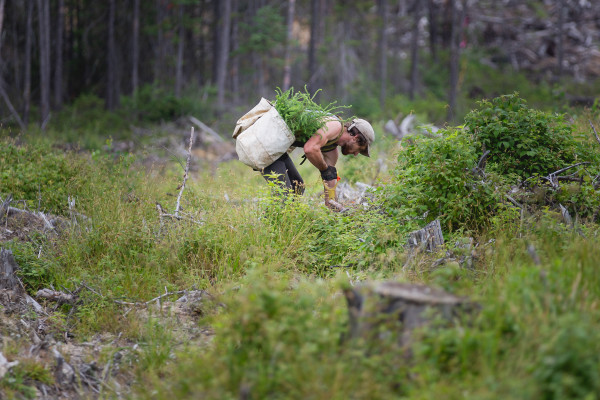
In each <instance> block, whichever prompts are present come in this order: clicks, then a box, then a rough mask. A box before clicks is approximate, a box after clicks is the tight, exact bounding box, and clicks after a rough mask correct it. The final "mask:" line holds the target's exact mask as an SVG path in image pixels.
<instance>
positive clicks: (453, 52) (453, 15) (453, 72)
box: [447, 0, 460, 122]
mask: <svg viewBox="0 0 600 400" xmlns="http://www.w3.org/2000/svg"><path fill="white" fill-rule="evenodd" d="M448 3H449V4H448V6H449V8H450V87H449V89H448V115H447V120H448V122H451V121H453V120H454V116H455V113H456V93H457V89H458V88H457V86H458V62H459V56H458V51H459V49H458V40H459V34H458V32H459V26H460V22H459V12H458V10H457V6H458V5H457V3H458V0H449V2H448Z"/></svg>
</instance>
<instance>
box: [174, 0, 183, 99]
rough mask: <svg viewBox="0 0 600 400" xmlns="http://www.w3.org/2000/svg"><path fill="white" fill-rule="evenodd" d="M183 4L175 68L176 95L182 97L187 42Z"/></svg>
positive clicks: (180, 10) (180, 7)
mask: <svg viewBox="0 0 600 400" xmlns="http://www.w3.org/2000/svg"><path fill="white" fill-rule="evenodd" d="M183 7H184V6H183V4H179V15H178V23H179V39H178V43H177V66H176V68H175V97H181V88H182V86H183V48H184V44H185V27H184V25H183V13H184V10H183Z"/></svg>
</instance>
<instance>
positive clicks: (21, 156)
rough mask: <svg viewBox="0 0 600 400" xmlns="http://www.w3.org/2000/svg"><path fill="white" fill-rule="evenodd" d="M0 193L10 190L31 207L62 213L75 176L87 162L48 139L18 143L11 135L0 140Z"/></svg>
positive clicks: (74, 187) (77, 184)
mask: <svg viewBox="0 0 600 400" xmlns="http://www.w3.org/2000/svg"><path fill="white" fill-rule="evenodd" d="M0 165H2V169H1V170H0V196H2V197H3V198H5V197H6V196H7V195H9V194H12V196H13V199H14V200H24V201H25V202H26V203H27V205H28V207H29V208H31V209H34V210H35V209H38V207H40V208H41V210H42V211H49V212H53V213H65V212H66V211H67V210H68V196H69V195H71V194H74V193H76V192H77V190H78V188H79V187H80V186H81V182H80V181H79V180H78V179H77V176H78V175H80V173H81V172H82V170H86V169H87V166H86V165H85V163H84V162H83V159H81V158H73V157H69V156H68V155H66V154H64V153H62V152H58V151H57V150H54V149H53V148H52V147H51V146H50V144H49V143H47V142H38V143H33V144H27V145H19V144H17V142H16V141H15V140H13V139H5V140H2V141H0Z"/></svg>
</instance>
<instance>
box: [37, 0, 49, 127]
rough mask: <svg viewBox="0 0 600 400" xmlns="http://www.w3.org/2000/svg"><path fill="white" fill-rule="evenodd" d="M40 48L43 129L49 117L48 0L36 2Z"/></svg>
mask: <svg viewBox="0 0 600 400" xmlns="http://www.w3.org/2000/svg"><path fill="white" fill-rule="evenodd" d="M37 6H38V25H39V37H40V42H39V48H40V61H39V62H40V117H41V126H42V129H45V127H46V123H47V122H48V118H49V117H50V0H37Z"/></svg>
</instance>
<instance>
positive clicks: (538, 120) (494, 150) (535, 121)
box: [465, 93, 575, 178]
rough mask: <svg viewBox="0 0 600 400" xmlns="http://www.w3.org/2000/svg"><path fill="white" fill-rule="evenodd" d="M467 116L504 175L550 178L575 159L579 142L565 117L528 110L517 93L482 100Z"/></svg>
mask: <svg viewBox="0 0 600 400" xmlns="http://www.w3.org/2000/svg"><path fill="white" fill-rule="evenodd" d="M478 104H479V108H478V109H475V110H473V111H471V112H470V113H469V114H467V116H466V117H465V123H466V125H468V126H469V127H470V129H471V131H472V132H473V134H474V136H475V139H476V140H478V141H479V142H481V144H482V145H483V147H484V149H486V150H489V151H490V158H489V161H490V163H494V164H495V165H496V167H497V170H498V172H499V173H501V174H517V175H518V176H520V177H521V178H528V177H530V176H532V175H534V174H541V175H547V174H548V173H551V172H554V171H556V170H559V169H560V168H563V167H565V166H566V165H569V164H570V163H572V162H573V161H574V160H575V140H574V138H573V136H572V128H571V126H570V125H568V124H567V123H566V122H565V117H564V115H558V114H551V113H548V112H544V111H540V110H535V109H531V108H529V107H527V105H526V102H525V100H523V99H521V98H519V96H518V94H517V93H514V94H511V95H505V96H500V97H497V98H494V99H492V100H482V101H480V102H479V103H478Z"/></svg>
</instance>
